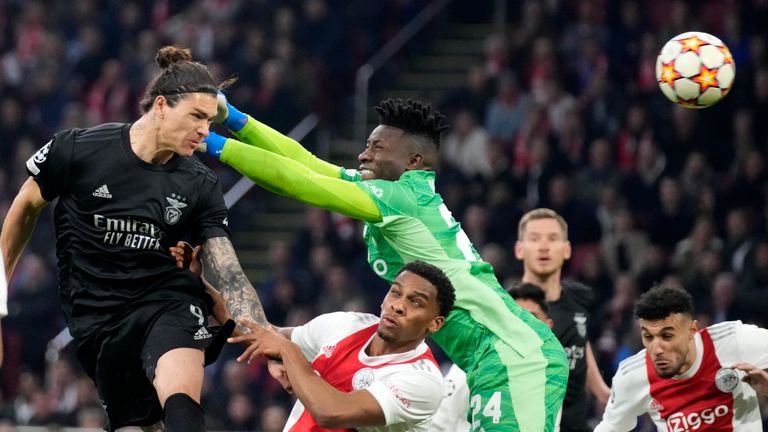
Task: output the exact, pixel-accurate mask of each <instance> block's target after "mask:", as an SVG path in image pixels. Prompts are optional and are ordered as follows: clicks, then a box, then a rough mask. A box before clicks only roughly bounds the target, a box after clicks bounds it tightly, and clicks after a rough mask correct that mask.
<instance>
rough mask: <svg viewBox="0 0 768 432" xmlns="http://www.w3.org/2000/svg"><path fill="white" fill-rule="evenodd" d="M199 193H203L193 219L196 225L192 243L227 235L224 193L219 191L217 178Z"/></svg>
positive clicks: (200, 242) (219, 184) (219, 185)
mask: <svg viewBox="0 0 768 432" xmlns="http://www.w3.org/2000/svg"><path fill="white" fill-rule="evenodd" d="M201 193H203V194H204V195H203V196H202V197H201V199H200V207H199V211H198V213H197V219H196V221H195V224H196V227H195V229H194V230H193V231H192V232H193V233H194V234H193V235H194V238H193V241H194V243H195V244H203V243H205V241H206V240H208V239H211V238H216V237H229V226H228V224H229V222H228V220H227V206H226V204H225V203H224V194H223V193H222V191H221V182H220V181H219V179H218V178H216V179H215V181H214V182H213V183H212V184H210V187H208V188H207V190H203V191H202V192H201Z"/></svg>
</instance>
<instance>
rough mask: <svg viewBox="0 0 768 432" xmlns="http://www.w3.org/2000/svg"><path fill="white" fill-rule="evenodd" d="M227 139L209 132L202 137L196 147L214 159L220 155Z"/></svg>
mask: <svg viewBox="0 0 768 432" xmlns="http://www.w3.org/2000/svg"><path fill="white" fill-rule="evenodd" d="M226 142H227V139H226V138H224V137H223V136H221V135H219V134H217V133H216V132H213V131H211V132H209V133H208V136H207V137H205V138H203V141H201V142H200V145H199V146H198V147H197V149H196V150H197V151H199V152H204V153H207V154H209V155H211V156H213V157H215V158H216V159H218V158H220V157H221V152H222V151H223V150H224V144H226Z"/></svg>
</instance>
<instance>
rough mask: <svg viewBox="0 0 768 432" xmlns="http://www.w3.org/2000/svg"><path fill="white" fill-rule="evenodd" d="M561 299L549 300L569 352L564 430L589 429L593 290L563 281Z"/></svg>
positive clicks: (555, 324)
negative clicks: (588, 330)
mask: <svg viewBox="0 0 768 432" xmlns="http://www.w3.org/2000/svg"><path fill="white" fill-rule="evenodd" d="M562 288H563V289H562V294H561V295H560V299H559V300H557V301H554V302H549V317H550V318H551V319H552V321H553V323H554V328H553V329H552V331H553V332H554V333H555V336H557V339H558V340H559V341H560V343H561V344H562V345H563V347H564V348H565V352H566V354H567V355H568V366H569V369H570V371H569V375H568V387H567V388H566V391H565V400H564V401H563V416H562V420H561V422H560V430H561V431H581V430H588V429H587V423H586V422H587V418H586V416H587V406H586V394H585V385H586V379H587V354H586V349H587V341H588V340H589V339H588V338H587V325H588V324H587V320H588V319H589V312H588V307H589V305H590V304H591V303H592V299H593V295H592V289H591V288H589V287H588V286H586V285H582V284H580V283H576V282H573V281H563V282H562Z"/></svg>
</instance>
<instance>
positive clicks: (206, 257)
mask: <svg viewBox="0 0 768 432" xmlns="http://www.w3.org/2000/svg"><path fill="white" fill-rule="evenodd" d="M202 261H203V274H205V278H206V279H207V280H208V281H209V282H210V283H211V285H213V286H214V287H216V288H218V290H219V291H220V292H221V295H222V297H224V300H225V301H226V303H227V309H229V313H230V314H231V315H232V318H233V319H234V320H235V321H238V320H240V319H247V320H249V321H251V322H254V323H256V324H259V325H267V324H269V323H268V322H267V317H266V316H265V315H264V308H263V307H262V305H261V300H259V295H258V294H257V293H256V289H255V288H254V287H253V285H251V283H250V282H249V281H248V278H246V277H245V273H243V269H242V267H240V263H239V262H238V260H237V256H236V255H235V249H234V248H233V247H232V242H230V241H229V239H228V238H226V237H216V238H212V239H208V240H207V241H206V242H205V243H204V244H203V253H202ZM238 327H239V329H240V331H241V332H244V333H249V332H250V330H248V329H247V328H245V327H243V326H238Z"/></svg>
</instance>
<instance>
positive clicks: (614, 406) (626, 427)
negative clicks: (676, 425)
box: [595, 351, 649, 432]
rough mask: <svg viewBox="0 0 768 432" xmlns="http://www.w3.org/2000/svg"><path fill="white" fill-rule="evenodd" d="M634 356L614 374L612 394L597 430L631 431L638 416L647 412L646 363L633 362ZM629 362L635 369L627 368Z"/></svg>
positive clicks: (612, 431) (606, 431) (602, 431)
mask: <svg viewBox="0 0 768 432" xmlns="http://www.w3.org/2000/svg"><path fill="white" fill-rule="evenodd" d="M642 352H643V353H644V352H645V351H642ZM634 358H635V357H630V359H627V360H624V362H622V365H621V366H620V367H619V370H618V371H617V372H616V375H614V377H613V384H612V385H611V396H610V397H609V398H608V404H607V405H606V406H605V412H604V413H603V419H602V421H601V422H600V424H598V425H597V427H595V432H625V431H630V430H632V429H633V428H634V427H635V425H637V417H638V416H641V415H643V414H644V413H645V411H646V404H647V402H648V398H649V396H648V394H649V393H648V391H649V387H648V378H647V375H646V374H645V373H644V371H645V363H644V362H637V361H634V362H632V361H631V359H634ZM629 364H632V368H633V369H634V370H627V369H628V366H627V365H629ZM643 381H644V382H643Z"/></svg>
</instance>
